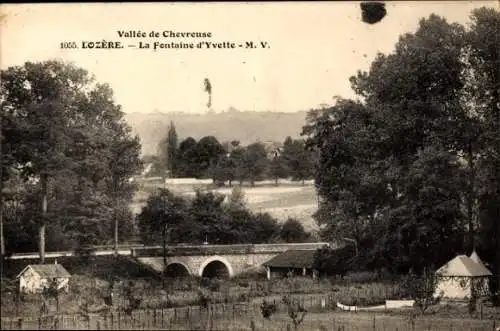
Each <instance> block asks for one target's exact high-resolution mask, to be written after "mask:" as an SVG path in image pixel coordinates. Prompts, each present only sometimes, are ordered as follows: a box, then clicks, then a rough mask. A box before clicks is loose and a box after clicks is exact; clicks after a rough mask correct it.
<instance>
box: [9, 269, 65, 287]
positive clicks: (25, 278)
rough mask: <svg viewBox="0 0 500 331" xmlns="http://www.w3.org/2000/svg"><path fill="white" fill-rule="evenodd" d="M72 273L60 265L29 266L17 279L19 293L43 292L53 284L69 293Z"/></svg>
mask: <svg viewBox="0 0 500 331" xmlns="http://www.w3.org/2000/svg"><path fill="white" fill-rule="evenodd" d="M70 278H71V275H70V273H69V272H68V271H67V270H66V269H64V267H63V266H62V265H60V264H29V265H27V266H26V267H25V268H24V269H23V270H22V271H21V272H20V273H19V274H18V275H17V277H16V279H18V280H19V291H20V292H22V293H37V292H41V291H42V290H43V289H44V288H45V287H48V286H50V284H51V282H53V281H55V282H57V288H58V289H60V290H63V291H66V292H67V291H68V287H69V279H70Z"/></svg>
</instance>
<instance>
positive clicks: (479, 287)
mask: <svg viewBox="0 0 500 331" xmlns="http://www.w3.org/2000/svg"><path fill="white" fill-rule="evenodd" d="M490 276H492V273H491V272H490V271H489V270H488V269H486V267H485V266H484V264H483V263H482V262H481V259H479V256H477V254H476V253H475V252H474V253H473V254H472V255H471V257H468V256H466V255H458V256H457V257H455V258H454V259H452V260H451V261H449V262H448V263H446V264H445V265H443V266H442V267H441V268H439V269H438V270H437V271H436V278H437V279H436V281H437V285H436V291H435V293H434V295H435V296H442V297H443V298H448V299H470V298H471V297H473V296H475V297H481V296H484V295H487V294H488V277H490Z"/></svg>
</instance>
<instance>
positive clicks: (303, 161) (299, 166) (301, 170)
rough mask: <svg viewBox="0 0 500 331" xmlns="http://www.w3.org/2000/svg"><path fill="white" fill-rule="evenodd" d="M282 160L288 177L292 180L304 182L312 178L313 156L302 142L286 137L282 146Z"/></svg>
mask: <svg viewBox="0 0 500 331" xmlns="http://www.w3.org/2000/svg"><path fill="white" fill-rule="evenodd" d="M282 158H283V162H284V164H285V167H286V169H287V172H288V175H289V176H291V177H292V179H293V180H300V181H304V180H306V179H310V178H313V176H314V164H315V155H314V153H313V152H312V151H311V150H309V149H308V148H306V144H305V141H304V140H302V139H295V140H293V139H292V138H291V137H287V138H286V139H285V142H284V144H283V156H282Z"/></svg>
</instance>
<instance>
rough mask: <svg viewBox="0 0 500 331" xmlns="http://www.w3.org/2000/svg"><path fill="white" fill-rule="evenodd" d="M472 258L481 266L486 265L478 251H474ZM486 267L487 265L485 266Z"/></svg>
mask: <svg viewBox="0 0 500 331" xmlns="http://www.w3.org/2000/svg"><path fill="white" fill-rule="evenodd" d="M469 257H470V259H471V260H472V261H474V262H476V263H477V264H479V265H480V266H483V267H485V266H484V263H483V261H482V260H481V259H480V258H479V255H477V253H476V251H473V252H472V254H471V255H470V256H469ZM485 268H486V267H485Z"/></svg>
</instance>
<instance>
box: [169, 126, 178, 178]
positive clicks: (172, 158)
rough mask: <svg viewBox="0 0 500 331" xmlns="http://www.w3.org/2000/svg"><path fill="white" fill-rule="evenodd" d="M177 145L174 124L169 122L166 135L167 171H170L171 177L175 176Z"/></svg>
mask: <svg viewBox="0 0 500 331" xmlns="http://www.w3.org/2000/svg"><path fill="white" fill-rule="evenodd" d="M178 144H179V142H178V137H177V131H176V130H175V125H174V122H170V126H169V127H168V135H167V169H168V170H169V171H170V173H171V176H174V177H175V176H176V174H177V163H178V162H177V158H178Z"/></svg>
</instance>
